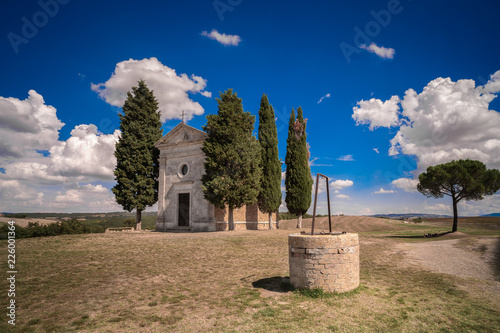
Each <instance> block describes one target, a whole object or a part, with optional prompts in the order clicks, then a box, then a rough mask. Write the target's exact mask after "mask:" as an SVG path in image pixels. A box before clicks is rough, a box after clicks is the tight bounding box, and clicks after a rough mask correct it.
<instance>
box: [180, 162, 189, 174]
mask: <svg viewBox="0 0 500 333" xmlns="http://www.w3.org/2000/svg"><path fill="white" fill-rule="evenodd" d="M187 173H188V166H187V164H184V165H183V166H182V167H181V174H182V175H183V176H185V175H187Z"/></svg>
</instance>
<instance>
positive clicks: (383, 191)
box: [373, 187, 396, 194]
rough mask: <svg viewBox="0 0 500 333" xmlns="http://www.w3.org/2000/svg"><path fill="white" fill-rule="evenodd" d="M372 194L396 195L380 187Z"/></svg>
mask: <svg viewBox="0 0 500 333" xmlns="http://www.w3.org/2000/svg"><path fill="white" fill-rule="evenodd" d="M373 193H376V194H386V193H396V192H395V191H393V190H384V188H383V187H381V188H380V190H378V191H375V192H373Z"/></svg>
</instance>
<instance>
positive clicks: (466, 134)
mask: <svg viewBox="0 0 500 333" xmlns="http://www.w3.org/2000/svg"><path fill="white" fill-rule="evenodd" d="M499 77H500V71H498V72H496V73H495V74H494V75H493V76H492V79H491V80H490V81H489V82H488V83H487V84H486V85H485V86H483V87H481V86H480V87H477V88H476V87H475V82H474V81H473V80H459V81H457V82H453V81H452V80H451V79H450V78H446V79H443V78H437V79H435V80H433V81H431V82H429V84H428V85H427V86H426V87H425V88H424V90H423V91H422V92H421V93H420V94H417V93H416V92H415V91H414V90H413V89H408V90H407V91H406V93H405V97H404V99H403V101H402V102H401V105H402V107H403V116H405V117H406V118H407V119H408V121H409V122H408V123H405V124H403V125H402V126H401V127H400V129H399V131H398V133H397V134H396V136H395V137H394V138H393V139H392V140H391V149H390V154H392V155H397V154H399V153H403V154H406V155H415V156H416V157H417V158H418V170H417V173H420V172H422V171H425V170H426V168H427V167H428V166H431V165H436V164H440V163H445V162H449V161H451V160H457V159H466V158H471V159H476V160H480V161H482V162H483V163H485V164H486V165H487V166H488V167H490V168H497V169H498V168H500V131H499V130H498V129H499V128H500V114H499V113H498V112H496V111H493V110H489V103H490V102H491V101H492V100H493V99H494V98H495V97H496V95H494V94H493V92H498V90H496V89H500V87H497V86H496V84H497V81H498V80H499V79H498V78H499ZM495 87H496V88H495ZM485 91H488V92H485Z"/></svg>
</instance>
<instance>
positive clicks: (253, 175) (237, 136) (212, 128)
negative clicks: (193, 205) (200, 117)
mask: <svg viewBox="0 0 500 333" xmlns="http://www.w3.org/2000/svg"><path fill="white" fill-rule="evenodd" d="M217 103H218V104H219V107H218V113H217V114H214V115H208V116H207V124H206V125H205V126H204V127H203V130H204V131H205V132H207V134H208V138H207V139H206V140H205V141H204V143H203V146H202V151H203V152H204V153H205V157H206V159H205V163H204V166H205V174H204V175H203V176H202V178H201V181H202V184H203V194H204V196H205V199H206V200H208V201H209V202H210V203H212V204H213V205H214V206H216V207H219V208H224V207H225V205H227V206H228V208H229V209H230V210H233V209H236V208H240V207H242V206H243V205H245V204H252V203H255V202H256V201H257V196H258V194H259V191H260V178H261V173H262V172H261V169H260V167H259V161H260V147H259V143H258V141H257V140H256V139H255V137H254V136H253V135H252V131H253V125H254V122H255V117H254V116H253V115H251V114H250V113H249V112H245V111H243V106H242V104H241V98H238V96H237V94H236V93H233V90H232V89H229V90H227V91H226V92H224V93H220V95H219V98H218V99H217Z"/></svg>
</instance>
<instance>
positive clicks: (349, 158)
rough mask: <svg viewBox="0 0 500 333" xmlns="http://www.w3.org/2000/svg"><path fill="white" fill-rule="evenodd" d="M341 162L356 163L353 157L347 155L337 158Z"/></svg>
mask: <svg viewBox="0 0 500 333" xmlns="http://www.w3.org/2000/svg"><path fill="white" fill-rule="evenodd" d="M337 160H339V161H354V158H352V155H345V156H340V157H339V158H337Z"/></svg>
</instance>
